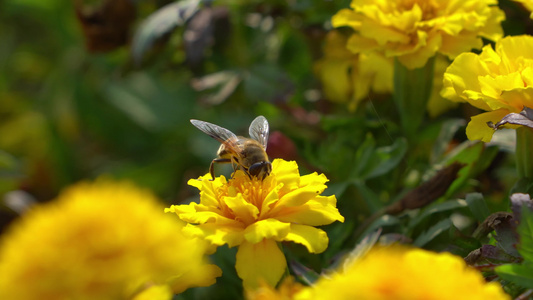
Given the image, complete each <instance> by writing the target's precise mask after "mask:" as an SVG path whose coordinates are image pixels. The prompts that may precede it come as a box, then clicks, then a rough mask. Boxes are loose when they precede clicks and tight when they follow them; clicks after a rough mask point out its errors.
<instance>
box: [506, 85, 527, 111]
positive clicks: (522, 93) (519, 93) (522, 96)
mask: <svg viewBox="0 0 533 300" xmlns="http://www.w3.org/2000/svg"><path fill="white" fill-rule="evenodd" d="M501 100H502V101H503V102H505V103H508V104H509V106H511V107H512V108H510V109H509V110H510V111H511V112H515V113H518V112H520V111H521V110H522V109H524V106H525V107H529V108H533V86H529V87H526V88H516V89H513V90H510V91H504V92H503V93H502V95H501Z"/></svg>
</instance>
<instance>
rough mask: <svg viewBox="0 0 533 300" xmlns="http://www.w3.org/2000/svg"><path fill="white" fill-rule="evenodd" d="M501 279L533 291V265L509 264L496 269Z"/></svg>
mask: <svg viewBox="0 0 533 300" xmlns="http://www.w3.org/2000/svg"><path fill="white" fill-rule="evenodd" d="M495 270H496V273H498V275H500V277H501V278H503V279H505V280H509V281H511V282H513V283H515V284H518V285H521V286H523V287H525V288H528V289H533V264H530V263H529V264H525V263H524V264H521V265H519V264H508V265H503V266H498V267H496V268H495Z"/></svg>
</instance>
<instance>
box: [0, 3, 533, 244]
mask: <svg viewBox="0 0 533 300" xmlns="http://www.w3.org/2000/svg"><path fill="white" fill-rule="evenodd" d="M349 3H350V1H349V0H342V1H340V0H339V1H337V0H336V1H324V0H292V1H285V0H284V1H281V0H279V1H277V0H272V1H254V0H233V1H201V2H200V1H193V0H182V1H162V0H146V1H141V0H138V1H134V0H73V1H67V2H65V1H60V0H4V1H2V2H0V70H1V72H0V195H4V200H5V199H8V198H9V199H12V198H17V199H27V200H28V201H35V202H47V201H50V200H51V199H53V198H54V197H56V196H57V195H58V193H59V192H60V191H61V189H62V188H64V187H66V186H68V185H69V184H72V183H74V182H78V181H80V180H87V179H94V178H97V177H99V176H103V175H105V176H110V177H112V178H117V179H127V180H130V181H133V182H135V183H136V184H138V185H140V186H142V187H146V188H149V189H151V190H152V191H154V192H155V193H156V194H157V195H158V196H159V197H160V198H161V199H163V200H164V201H166V202H167V203H172V204H178V203H183V202H187V201H190V200H191V199H193V198H196V197H197V191H196V190H195V189H194V188H191V187H189V186H187V181H188V180H189V179H191V178H196V177H198V176H200V175H204V174H205V173H207V171H208V168H209V164H210V162H211V160H212V159H213V158H214V157H215V155H216V151H217V149H218V147H219V143H218V142H216V141H215V140H213V139H211V138H210V137H209V136H207V135H205V134H203V133H202V132H200V131H199V130H198V129H196V128H195V127H194V126H192V125H191V124H190V122H189V120H190V119H192V118H194V119H200V120H204V121H208V122H211V123H214V124H217V125H220V126H222V127H225V128H227V129H229V130H231V131H233V132H234V133H236V134H237V135H247V134H248V126H249V124H250V122H251V121H252V120H253V119H254V118H255V117H256V116H257V115H264V116H265V117H266V118H267V119H268V120H269V122H270V129H271V137H270V141H269V146H268V152H269V155H270V157H271V159H273V158H277V157H281V158H285V159H287V160H296V161H297V162H298V164H299V166H300V172H301V173H302V174H305V173H309V172H314V171H317V172H322V173H325V174H326V175H327V176H328V178H329V179H330V182H329V184H328V185H329V186H330V188H329V189H328V191H327V193H328V194H333V193H335V194H336V195H337V198H338V199H339V208H340V210H341V213H342V214H343V215H344V216H345V217H346V219H347V222H346V224H345V225H344V226H345V227H344V230H343V233H342V232H339V233H338V234H337V236H346V235H347V234H349V232H350V230H347V229H349V228H355V226H356V225H357V224H358V223H360V222H361V221H362V220H363V219H364V218H365V216H368V215H369V214H371V213H372V212H375V211H377V210H379V209H380V208H382V207H383V206H384V205H386V204H387V203H390V202H391V201H393V200H394V199H396V198H397V197H398V195H401V194H402V193H403V191H405V190H406V189H409V188H412V187H414V186H416V185H417V184H419V183H420V182H421V181H423V180H424V179H427V175H428V174H430V175H431V174H434V171H435V168H434V167H435V166H436V165H438V164H439V163H442V162H444V161H446V159H447V158H446V157H447V156H446V155H447V154H448V153H449V151H450V149H453V148H454V147H455V146H456V145H459V144H461V143H463V142H465V140H466V138H465V136H464V125H465V124H466V123H465V120H468V116H470V115H473V114H476V113H477V111H473V109H472V108H471V107H470V106H468V105H464V106H457V105H455V106H454V105H451V104H450V103H447V102H445V101H444V100H443V101H444V102H438V101H437V102H438V103H441V104H436V106H435V107H437V108H436V109H435V110H434V111H430V113H429V117H428V118H429V119H430V120H431V121H430V122H428V124H427V126H424V129H423V130H421V132H420V135H419V137H418V138H419V140H418V141H417V142H416V145H417V147H416V148H411V149H409V146H408V143H407V142H406V140H405V139H403V137H402V136H401V132H400V129H399V128H398V125H397V124H398V119H397V114H395V109H394V104H393V103H392V101H390V92H389V93H387V92H383V90H386V89H380V88H379V87H376V86H371V85H370V87H369V86H367V89H366V90H357V91H354V90H353V86H348V87H344V86H342V85H343V82H345V81H346V80H347V79H346V78H347V77H349V76H351V74H352V73H353V72H355V71H354V67H346V65H345V64H343V63H344V62H346V61H350V60H352V59H354V58H353V57H352V55H351V54H350V53H348V54H346V49H344V48H342V47H341V49H337V50H335V49H330V50H327V48H326V47H327V45H326V44H325V43H326V41H327V40H328V35H330V34H329V33H328V32H330V31H331V22H330V20H331V17H332V16H333V15H334V14H335V13H337V12H338V11H339V10H340V9H342V8H347V7H349ZM499 5H500V7H501V8H502V9H504V10H505V11H506V14H507V18H508V20H507V21H505V22H504V24H503V26H504V29H505V32H506V35H513V34H520V33H527V32H531V30H530V29H531V20H530V19H529V12H527V11H525V10H524V9H523V7H521V6H519V5H518V4H516V3H512V2H509V1H501V3H500V4H499ZM335 32H336V34H339V35H340V36H342V35H343V34H345V32H343V30H342V29H341V30H336V31H335ZM344 36H347V35H344ZM330 39H333V38H331V36H330ZM330 62H332V65H330V66H339V65H335V64H341V65H342V67H341V68H340V70H343V71H342V72H340V73H339V72H330V73H328V72H329V71H327V70H338V69H335V67H332V68H331V69H328V68H327V67H325V66H328V64H329V63H330ZM448 63H449V61H447V60H443V63H442V64H443V67H442V68H441V69H442V70H444V69H445V67H446V66H447V64H448ZM364 78H366V77H364ZM335 83H337V84H338V85H340V87H339V89H340V90H334V89H333V88H332V85H333V86H334V85H335ZM436 85H438V84H436ZM328 89H329V90H328ZM355 94H358V95H357V96H355ZM436 95H438V90H437V91H436ZM356 98H357V99H356ZM354 99H355V100H354ZM354 101H355V102H356V103H357V105H354V104H353V102H354ZM443 132H444V134H443ZM503 144H505V143H503ZM488 149H489V150H487V149H485V150H483V151H485V152H483V153H485V154H480V155H479V157H480V158H479V159H480V160H483V161H484V164H483V165H482V166H478V168H477V169H476V171H475V172H474V171H472V173H470V174H469V177H468V178H470V179H471V178H476V180H477V181H476V183H475V184H470V185H469V183H472V182H471V181H467V180H466V179H465V182H464V183H463V185H462V186H461V188H462V189H463V192H466V191H473V190H475V191H482V192H487V193H486V194H487V195H493V196H494V198H498V197H500V196H501V195H502V193H504V191H507V190H508V188H509V186H510V185H512V182H513V180H514V178H513V175H512V174H513V172H514V169H513V168H514V167H513V166H512V164H509V163H508V161H509V160H511V161H512V157H509V155H508V154H507V152H506V151H505V147H502V146H501V145H496V146H494V147H493V148H491V147H490V146H489V147H488ZM490 149H492V150H490ZM480 151H481V150H480ZM406 153H407V154H408V157H406ZM483 155H485V156H483ZM496 166H497V167H498V169H497V172H498V173H497V174H496V173H493V172H492V171H491V170H495V169H496ZM216 170H217V171H216V172H217V174H229V173H230V172H231V170H230V169H228V168H224V167H217V169H216ZM487 170H488V171H487ZM502 174H503V175H502ZM495 178H497V179H495ZM470 179H469V180H470ZM459 190H460V189H459V188H457V189H455V191H459ZM14 191H15V193H14ZM500 198H501V197H500ZM502 201H503V200H501V199H500V200H498V201H495V202H494V203H493V205H494V206H498V205H500V206H502V205H503V204H502ZM16 216H17V211H16V209H14V208H13V205H7V206H6V205H5V203H4V205H3V209H2V216H1V221H2V228H3V227H4V226H5V225H6V224H8V223H9V222H10V221H11V220H12V219H14V218H15V217H16ZM331 239H332V240H334V239H335V234H333V237H332V238H331ZM342 240H343V239H342V238H341V239H340V241H341V242H340V243H342ZM337 249H338V248H337ZM335 251H336V249H335V248H333V250H332V252H333V253H334V252H335Z"/></svg>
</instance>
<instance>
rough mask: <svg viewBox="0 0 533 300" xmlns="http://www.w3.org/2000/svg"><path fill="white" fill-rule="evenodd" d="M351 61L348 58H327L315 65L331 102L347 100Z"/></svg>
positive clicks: (349, 87) (349, 88) (349, 89)
mask: <svg viewBox="0 0 533 300" xmlns="http://www.w3.org/2000/svg"><path fill="white" fill-rule="evenodd" d="M351 67H352V62H351V61H349V60H327V61H321V63H320V64H319V65H317V72H318V73H319V76H320V80H321V82H322V87H323V90H324V93H325V95H326V97H327V99H328V100H330V101H332V102H339V103H343V102H347V101H348V98H349V95H350V92H351V86H350V80H349V79H350V78H349V76H348V75H349V72H350V68H351Z"/></svg>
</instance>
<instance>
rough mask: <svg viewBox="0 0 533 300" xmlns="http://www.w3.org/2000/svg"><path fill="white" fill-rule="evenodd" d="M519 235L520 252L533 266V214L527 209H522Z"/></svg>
mask: <svg viewBox="0 0 533 300" xmlns="http://www.w3.org/2000/svg"><path fill="white" fill-rule="evenodd" d="M518 234H519V235H520V246H519V247H518V252H519V253H520V254H521V255H522V257H523V258H524V260H525V261H526V262H528V263H531V264H533V212H532V211H531V210H529V209H528V208H527V207H523V208H522V219H521V221H520V225H519V226H518ZM532 272H533V270H532Z"/></svg>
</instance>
